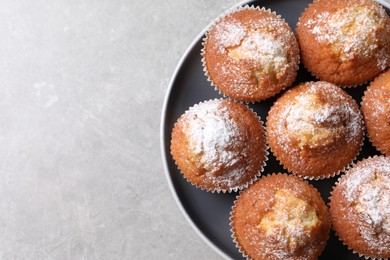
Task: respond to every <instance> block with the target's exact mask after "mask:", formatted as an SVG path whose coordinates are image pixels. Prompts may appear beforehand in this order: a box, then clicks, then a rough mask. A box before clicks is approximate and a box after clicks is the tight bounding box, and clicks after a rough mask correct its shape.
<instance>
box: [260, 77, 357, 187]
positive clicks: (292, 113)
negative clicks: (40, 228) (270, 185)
mask: <svg viewBox="0 0 390 260" xmlns="http://www.w3.org/2000/svg"><path fill="white" fill-rule="evenodd" d="M266 128H267V138H268V143H269V146H270V148H271V151H272V152H273V153H274V155H275V157H276V158H277V159H278V160H279V161H280V163H281V164H282V165H283V166H284V168H285V169H287V170H289V171H290V172H292V173H294V174H296V175H299V176H303V177H307V178H310V179H320V178H326V177H330V176H333V175H335V174H338V173H339V172H340V171H341V170H343V169H344V168H345V167H346V166H348V165H349V164H350V163H352V161H353V159H354V158H355V157H356V156H357V154H358V153H359V151H360V149H361V145H362V142H363V135H364V129H363V119H362V116H361V113H360V110H359V107H358V105H357V104H356V102H355V101H354V100H353V99H352V97H350V96H349V95H348V94H347V93H346V92H345V91H343V90H342V89H341V88H339V87H337V86H336V85H333V84H331V83H328V82H323V81H319V82H306V83H302V84H300V85H298V86H297V87H294V88H291V89H289V90H288V91H286V92H285V93H284V94H283V95H282V96H281V97H280V98H279V99H278V100H277V101H276V102H275V104H274V105H273V106H272V107H271V109H270V111H269V113H268V118H267V127H266Z"/></svg>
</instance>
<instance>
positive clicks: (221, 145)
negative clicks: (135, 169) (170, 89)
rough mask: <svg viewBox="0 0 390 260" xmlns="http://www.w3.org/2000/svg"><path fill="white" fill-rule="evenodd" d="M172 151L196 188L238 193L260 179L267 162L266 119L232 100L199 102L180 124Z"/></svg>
mask: <svg viewBox="0 0 390 260" xmlns="http://www.w3.org/2000/svg"><path fill="white" fill-rule="evenodd" d="M171 154H172V157H173V159H174V160H175V162H176V164H177V166H178V167H179V169H180V170H181V172H182V173H183V174H184V177H185V178H187V180H188V181H190V182H191V183H192V184H193V185H195V186H196V187H200V188H202V189H206V190H207V191H212V192H214V191H217V192H220V191H222V192H226V191H227V192H231V191H237V190H239V189H242V188H245V187H247V186H248V185H249V184H251V183H252V182H253V181H254V180H255V179H257V177H258V176H259V175H260V174H261V172H262V171H263V166H265V161H266V158H267V152H266V143H265V134H264V129H263V123H262V122H261V120H260V118H258V117H257V115H256V114H255V113H254V112H253V111H251V110H249V109H248V108H247V107H246V106H244V105H242V104H239V103H237V102H234V101H232V100H225V99H215V100H209V101H205V102H202V103H199V104H197V105H195V106H193V107H191V108H190V109H189V110H187V111H186V112H185V113H184V114H183V115H182V116H181V117H180V118H179V119H178V120H177V122H176V123H175V125H174V128H173V130H172V141H171Z"/></svg>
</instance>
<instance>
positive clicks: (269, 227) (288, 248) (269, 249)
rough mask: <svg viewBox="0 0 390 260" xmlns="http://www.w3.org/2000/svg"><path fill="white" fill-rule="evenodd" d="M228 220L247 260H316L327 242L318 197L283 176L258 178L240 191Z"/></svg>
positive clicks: (326, 221)
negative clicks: (230, 221)
mask: <svg viewBox="0 0 390 260" xmlns="http://www.w3.org/2000/svg"><path fill="white" fill-rule="evenodd" d="M231 220H232V223H231V225H232V232H233V237H234V239H235V241H236V243H237V245H238V247H239V248H240V251H241V252H243V253H244V255H245V256H247V257H248V258H249V259H297V260H298V259H317V258H318V256H319V255H320V254H321V252H322V251H323V249H324V247H325V245H326V241H327V240H328V239H329V230H330V220H329V215H328V208H327V207H326V205H325V203H324V201H323V200H322V198H321V196H320V194H319V193H318V191H317V190H316V189H315V188H314V187H313V186H311V185H310V184H308V183H307V182H306V181H304V180H302V179H300V178H298V177H296V176H292V175H287V174H272V175H268V176H265V177H262V178H261V179H260V180H258V181H257V182H256V183H254V184H253V185H251V186H250V187H249V188H248V189H246V190H244V191H242V192H240V195H239V196H238V197H237V200H236V201H235V205H234V206H233V209H232V213H231Z"/></svg>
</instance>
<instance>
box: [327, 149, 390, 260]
mask: <svg viewBox="0 0 390 260" xmlns="http://www.w3.org/2000/svg"><path fill="white" fill-rule="evenodd" d="M389 200H390V158H386V157H384V156H380V157H373V158H368V159H364V160H362V161H360V162H358V163H357V164H356V165H354V166H353V167H352V168H351V169H349V170H348V171H347V172H346V174H345V175H343V176H342V177H341V178H340V179H339V181H338V183H337V184H336V186H335V187H334V188H333V192H332V196H331V198H330V203H329V206H330V215H331V220H332V224H333V229H334V230H335V231H336V234H337V235H338V236H339V238H340V240H341V241H343V243H344V244H345V245H347V246H348V247H349V248H350V249H351V250H353V251H354V252H357V253H359V254H363V255H365V256H366V257H371V258H378V259H379V258H389V257H390V211H389V210H390V208H389Z"/></svg>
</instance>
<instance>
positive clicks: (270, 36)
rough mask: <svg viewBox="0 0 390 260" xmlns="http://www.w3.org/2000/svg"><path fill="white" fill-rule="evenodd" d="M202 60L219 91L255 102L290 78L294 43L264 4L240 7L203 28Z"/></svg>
mask: <svg viewBox="0 0 390 260" xmlns="http://www.w3.org/2000/svg"><path fill="white" fill-rule="evenodd" d="M203 45H204V48H203V50H202V56H203V59H202V61H203V66H204V71H205V74H206V76H207V77H208V79H209V81H210V82H211V84H212V85H214V86H216V87H217V88H218V89H219V90H220V91H221V92H222V93H223V94H224V95H226V96H228V97H231V98H234V99H236V100H240V101H246V102H254V101H259V100H263V99H266V98H269V97H272V96H274V95H276V94H277V93H279V92H280V91H281V90H282V89H284V88H286V87H289V86H290V85H291V84H292V83H293V82H294V80H295V77H296V75H297V71H298V64H299V49H298V43H297V41H296V38H295V36H294V33H293V31H292V30H291V28H290V27H289V26H288V24H287V23H286V22H285V21H284V20H283V19H282V18H280V16H277V15H276V14H275V13H271V12H270V11H269V10H265V9H259V8H254V7H248V6H246V7H244V8H240V9H237V10H235V11H231V12H230V13H229V14H227V15H225V16H224V17H222V18H220V19H219V20H217V22H216V23H215V24H214V25H213V26H212V27H211V28H210V29H209V31H208V32H207V33H206V37H205V38H204V42H203Z"/></svg>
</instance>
